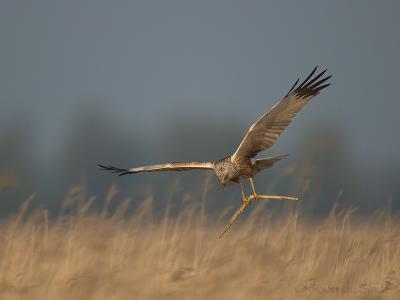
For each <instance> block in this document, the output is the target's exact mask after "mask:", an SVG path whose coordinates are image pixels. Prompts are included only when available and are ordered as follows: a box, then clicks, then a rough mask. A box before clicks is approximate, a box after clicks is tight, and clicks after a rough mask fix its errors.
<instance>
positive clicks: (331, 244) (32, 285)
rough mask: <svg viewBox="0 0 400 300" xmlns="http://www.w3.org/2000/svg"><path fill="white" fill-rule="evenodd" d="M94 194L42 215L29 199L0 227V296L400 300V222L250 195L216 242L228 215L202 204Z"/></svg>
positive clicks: (383, 216)
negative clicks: (111, 208) (312, 216)
mask: <svg viewBox="0 0 400 300" xmlns="http://www.w3.org/2000/svg"><path fill="white" fill-rule="evenodd" d="M78 192H79V191H78V189H75V190H72V191H71V192H70V194H69V196H68V197H67V198H66V200H65V201H64V206H65V207H67V206H69V205H72V204H71V203H73V202H74V201H76V197H75V196H76V195H75V194H76V193H78ZM114 194H115V193H114V191H113V189H111V190H110V193H109V195H108V198H107V202H106V203H107V205H108V204H109V203H110V202H111V201H112V198H113V196H114ZM74 195H75V196H74ZM92 201H93V198H92V199H87V200H86V201H84V202H82V203H81V204H80V205H79V206H77V209H76V213H74V214H73V215H67V214H65V216H64V217H63V216H61V217H60V218H58V219H56V220H49V219H48V216H47V212H46V211H45V210H40V209H39V210H35V211H33V212H30V213H28V212H27V208H28V206H29V204H30V203H29V200H28V201H26V202H25V203H24V204H23V205H22V206H21V208H20V211H19V213H18V214H17V215H15V216H14V217H12V218H10V219H9V220H7V221H4V222H3V223H2V224H1V225H0V299H400V286H399V284H400V273H399V272H400V226H399V225H400V223H399V222H397V221H395V219H394V218H390V217H389V216H388V215H387V213H386V212H385V211H380V212H377V213H376V214H375V215H373V216H371V217H370V218H369V219H367V220H366V219H357V218H356V217H354V216H353V210H351V209H347V210H340V209H336V210H333V211H332V213H331V215H330V216H329V217H328V218H326V219H325V220H324V221H322V222H318V223H317V224H311V223H310V222H308V221H307V220H306V219H304V218H303V217H302V214H301V212H299V211H298V210H296V209H293V210H292V211H291V212H289V213H287V214H285V215H284V216H281V217H279V218H277V217H276V216H275V215H274V214H273V212H271V211H269V210H268V209H265V208H266V205H263V204H259V205H256V206H254V207H253V208H252V209H250V210H249V212H247V213H246V215H245V216H243V217H242V219H241V220H240V221H239V222H238V223H236V224H234V226H233V227H232V228H231V230H230V231H228V233H227V234H226V235H225V236H224V237H223V239H221V240H217V239H216V236H217V234H218V232H219V231H220V230H222V228H223V226H224V222H225V221H226V219H227V216H226V215H225V216H222V215H221V217H220V218H219V219H218V218H214V217H211V216H207V215H205V214H204V212H203V210H202V209H201V205H199V206H194V205H188V206H187V207H184V208H182V209H181V212H180V213H179V215H178V216H174V217H171V216H169V214H168V210H167V211H166V213H165V216H164V218H162V219H161V220H157V221H155V220H154V219H153V208H152V200H151V199H147V200H144V201H143V203H142V204H141V205H140V206H139V208H138V209H137V210H136V211H135V213H133V214H132V215H131V216H129V217H126V216H124V214H125V211H126V209H127V206H128V202H124V203H122V204H121V205H120V206H119V207H118V208H117V209H116V211H115V212H113V214H112V215H109V214H108V213H107V212H106V211H107V208H105V209H104V210H103V211H100V212H98V213H96V214H94V213H91V212H90V210H89V207H90V206H91V203H92ZM200 202H201V201H200ZM231 212H232V211H229V212H228V211H227V212H226V213H231ZM222 218H223V219H222ZM214 220H215V221H214Z"/></svg>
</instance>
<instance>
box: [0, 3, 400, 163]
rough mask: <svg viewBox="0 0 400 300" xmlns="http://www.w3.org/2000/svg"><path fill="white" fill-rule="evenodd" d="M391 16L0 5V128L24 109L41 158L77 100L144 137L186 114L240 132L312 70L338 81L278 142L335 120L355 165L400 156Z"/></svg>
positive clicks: (379, 12)
mask: <svg viewBox="0 0 400 300" xmlns="http://www.w3.org/2000/svg"><path fill="white" fill-rule="evenodd" d="M399 14H400V2H399V1H365V0H363V1H99V0H96V1H76V0H75V1H72V0H71V1H54V0H47V1H39V0H37V1H18V0H2V1H1V3H0V38H1V47H0V66H1V67H0V87H1V89H0V101H1V109H0V118H1V120H2V121H1V125H2V126H4V124H5V123H7V122H10V120H11V119H15V118H26V117H28V116H29V115H31V114H32V115H33V117H32V118H33V121H34V124H37V127H35V128H36V130H37V131H36V135H37V136H38V137H39V139H38V143H39V145H40V149H42V150H43V149H52V147H56V145H57V144H59V143H60V139H62V137H63V134H64V133H65V132H67V131H68V126H70V125H71V122H73V121H74V119H73V116H74V115H76V114H77V113H78V112H79V110H80V109H81V107H82V105H83V107H89V108H93V109H94V110H97V109H99V110H105V111H109V112H110V113H111V114H112V115H114V116H116V117H118V118H120V119H122V120H123V122H124V124H127V126H135V127H137V128H143V129H144V130H145V129H148V128H152V129H154V130H157V126H159V125H163V124H164V123H165V122H167V120H169V119H170V118H171V116H173V115H175V114H178V118H179V114H181V113H185V112H187V111H192V112H193V114H199V115H204V117H205V118H206V117H207V115H212V117H213V118H217V117H218V116H220V115H225V116H228V117H229V116H231V117H232V118H231V121H232V122H236V123H240V124H243V126H244V128H243V130H245V127H247V126H248V125H249V124H250V123H251V122H252V121H254V120H255V118H257V117H258V116H259V115H260V114H261V113H262V112H263V111H264V110H265V109H266V108H268V107H269V106H271V105H273V104H274V103H275V102H276V101H277V100H278V99H279V97H281V96H282V95H284V94H285V93H286V92H287V90H288V89H289V88H290V86H291V84H292V83H293V81H294V80H295V79H296V78H297V77H298V76H305V75H307V73H308V72H309V71H311V69H312V68H313V67H314V66H315V65H316V64H318V65H320V66H321V67H328V68H329V72H330V73H331V74H333V75H334V78H333V79H332V82H333V85H332V87H330V88H329V89H327V90H326V91H324V93H323V94H322V95H321V96H319V97H318V100H317V101H316V102H314V103H312V105H310V106H308V107H307V108H306V109H305V111H304V112H302V115H301V116H300V117H299V118H298V120H296V122H295V124H296V125H295V126H291V128H290V129H289V130H288V132H287V133H286V135H285V137H284V140H283V143H287V142H288V141H296V138H297V139H298V138H299V136H302V135H304V130H307V128H310V127H312V126H316V125H317V124H319V122H322V121H328V122H337V123H338V124H340V126H341V127H342V128H346V129H348V137H350V139H349V140H350V142H351V144H352V146H353V147H354V150H355V151H356V152H355V153H356V155H357V156H359V157H360V158H362V159H369V160H372V161H376V160H377V159H378V158H379V157H384V158H385V159H388V158H393V159H397V161H398V160H399V158H400V154H399V150H400V139H399V133H398V129H399V125H398V120H399V117H398V111H399V109H400V99H399V97H398V94H397V84H399V79H400V78H399V77H400V76H399V70H400V59H399V54H400V32H399V30H400V18H399ZM104 107H105V108H104ZM227 119H228V118H227V117H225V118H224V122H226V120H227ZM206 120H207V119H205V121H206ZM210 134H215V133H210ZM242 134H243V132H241V133H240V135H242ZM238 139H239V137H238ZM285 141H286V142H285Z"/></svg>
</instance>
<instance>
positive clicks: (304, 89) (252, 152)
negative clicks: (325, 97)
mask: <svg viewBox="0 0 400 300" xmlns="http://www.w3.org/2000/svg"><path fill="white" fill-rule="evenodd" d="M316 70H317V67H315V68H314V70H313V71H312V72H311V73H310V75H308V76H307V78H306V79H305V80H304V81H303V82H302V83H301V84H300V85H297V84H298V82H299V79H297V81H296V82H295V83H294V85H293V86H292V88H291V89H290V91H289V92H288V93H287V95H286V96H285V97H284V98H283V99H282V100H281V101H279V102H278V103H277V104H276V105H275V106H273V107H272V108H271V109H269V110H268V111H267V112H266V113H265V114H264V115H262V116H261V118H259V119H258V120H257V121H256V122H255V123H254V124H253V125H252V126H251V127H250V129H249V130H248V131H247V133H246V135H245V136H244V138H243V140H242V142H241V143H240V145H239V147H238V149H237V150H236V152H235V153H234V154H233V156H232V157H233V159H235V160H247V159H250V158H252V157H254V156H256V155H257V153H258V152H261V151H264V150H266V149H268V148H270V147H271V146H272V145H273V144H274V143H275V142H276V140H277V139H278V138H279V136H280V135H281V133H282V132H283V131H284V130H285V129H286V127H287V126H288V125H289V124H290V123H291V122H292V120H293V119H294V117H296V115H297V113H298V112H299V111H300V110H301V109H302V108H303V107H304V106H305V105H306V104H307V103H308V102H309V101H310V100H311V99H312V98H313V97H315V96H316V95H318V94H319V92H320V91H321V90H322V89H324V88H326V87H328V86H329V85H330V83H326V81H327V80H328V79H329V78H331V77H332V76H328V77H324V78H321V77H323V75H324V74H325V72H326V70H324V71H322V72H321V73H319V74H318V75H316V76H314V77H313V75H314V73H315V71H316Z"/></svg>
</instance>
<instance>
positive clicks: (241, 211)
mask: <svg viewBox="0 0 400 300" xmlns="http://www.w3.org/2000/svg"><path fill="white" fill-rule="evenodd" d="M249 205H250V201H249V202H247V201H246V202H243V204H242V206H241V207H239V209H238V210H237V211H236V212H235V213H234V214H233V215H232V217H231V219H230V220H229V222H228V223H227V224H226V225H225V229H224V231H222V232H221V233H220V234H219V235H218V238H219V239H220V238H222V236H223V235H224V234H225V233H226V232H227V231H228V230H229V228H231V226H232V225H233V223H235V222H236V220H237V219H238V218H239V216H240V215H241V214H242V213H243V212H244V211H245V210H246V209H247V208H248V207H249Z"/></svg>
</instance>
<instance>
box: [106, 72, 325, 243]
mask: <svg viewBox="0 0 400 300" xmlns="http://www.w3.org/2000/svg"><path fill="white" fill-rule="evenodd" d="M316 70H317V67H315V68H314V69H313V71H312V72H311V73H310V74H309V75H308V76H307V78H306V79H305V80H304V81H303V82H302V83H301V84H299V85H298V82H299V79H297V81H296V82H295V83H294V85H293V86H292V88H291V89H290V90H289V92H288V93H287V94H286V96H285V97H284V98H283V99H282V100H280V101H279V102H278V103H277V104H276V105H274V106H273V107H272V108H271V109H269V110H268V111H267V112H266V113H264V114H263V115H262V116H261V117H260V118H259V119H258V120H257V121H256V122H255V123H254V124H253V125H251V126H250V128H249V130H248V131H247V133H246V135H245V136H244V138H243V140H242V142H241V143H240V145H239V147H238V148H237V149H236V151H235V153H233V154H232V155H230V156H228V157H226V158H223V159H220V160H217V161H214V162H170V163H165V164H159V165H151V166H145V167H137V168H131V169H120V168H116V167H113V166H104V165H99V167H100V168H101V169H102V170H107V171H111V172H114V173H117V174H119V176H121V175H127V174H135V173H141V172H162V171H185V170H195V169H203V170H213V171H214V172H215V174H216V175H217V177H218V178H219V179H220V180H221V182H222V184H223V185H224V186H229V185H232V184H235V183H240V186H241V191H242V200H243V204H242V206H241V207H240V208H239V209H238V210H237V211H236V213H235V214H234V215H233V216H232V218H231V219H230V221H229V222H228V224H227V225H226V227H225V230H224V231H223V232H222V233H221V235H220V236H219V237H221V236H222V235H223V234H224V233H225V232H226V231H227V230H228V229H229V228H230V226H231V225H232V224H233V223H234V222H235V221H236V219H237V218H238V217H239V215H240V214H241V213H243V212H244V211H245V210H246V208H247V207H248V206H249V205H250V203H251V201H253V200H257V199H287V200H297V198H294V197H286V196H273V195H258V194H257V193H256V191H255V187H254V183H253V177H254V176H255V175H256V174H257V173H259V172H261V171H262V170H264V169H267V168H270V167H272V166H273V165H274V164H275V163H276V162H278V161H280V160H281V159H283V158H285V157H286V155H279V156H275V157H269V158H264V159H254V157H255V156H256V155H257V154H258V153H259V152H261V151H264V150H267V149H269V148H270V147H272V145H273V144H274V143H275V142H276V141H277V140H278V138H279V136H280V135H281V133H282V132H283V131H284V130H285V129H286V127H287V126H288V125H289V124H290V123H291V122H292V120H293V119H294V118H295V117H296V115H297V114H298V112H299V111H300V110H301V109H302V108H303V107H304V106H305V105H306V104H307V103H308V102H309V101H310V100H311V99H312V98H313V97H315V96H316V95H318V94H319V93H320V91H321V90H323V89H324V88H326V87H328V86H329V85H330V83H326V82H327V81H328V79H329V78H331V76H328V77H323V75H324V74H325V72H326V70H324V71H322V72H321V73H319V74H318V75H316V76H314V74H315V72H316ZM313 76H314V77H313ZM243 177H247V178H248V179H249V181H250V183H251V186H252V189H253V194H252V195H251V196H246V195H245V194H244V191H243V186H242V183H241V180H242V178H243Z"/></svg>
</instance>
